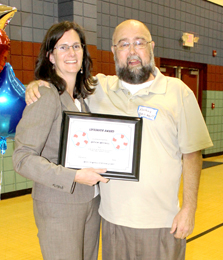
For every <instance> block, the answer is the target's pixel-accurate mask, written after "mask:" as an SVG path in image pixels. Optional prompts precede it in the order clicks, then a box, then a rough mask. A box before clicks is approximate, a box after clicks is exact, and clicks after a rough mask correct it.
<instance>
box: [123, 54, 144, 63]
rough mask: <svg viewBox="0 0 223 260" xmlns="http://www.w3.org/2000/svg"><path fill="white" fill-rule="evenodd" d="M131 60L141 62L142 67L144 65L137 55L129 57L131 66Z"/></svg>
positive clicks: (128, 60)
mask: <svg viewBox="0 0 223 260" xmlns="http://www.w3.org/2000/svg"><path fill="white" fill-rule="evenodd" d="M131 60H137V61H140V63H141V65H142V59H141V58H140V57H139V56H137V55H131V56H129V57H128V58H127V64H129V62H130V61H131Z"/></svg>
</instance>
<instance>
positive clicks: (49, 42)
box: [35, 21, 97, 98]
mask: <svg viewBox="0 0 223 260" xmlns="http://www.w3.org/2000/svg"><path fill="white" fill-rule="evenodd" d="M69 30H74V31H75V32H76V33H77V34H78V35H79V37H80V41H81V45H82V48H83V63H82V69H83V73H80V71H79V72H78V73H77V77H76V84H75V87H74V93H73V97H74V98H80V97H82V98H86V97H87V96H88V95H91V94H93V92H94V90H95V89H94V88H92V87H91V86H95V85H96V84H97V80H96V79H94V78H93V77H92V75H91V69H92V65H93V64H92V60H91V57H90V54H89V52H88V49H87V46H86V40H85V34H84V30H83V29H82V28H81V27H80V26H79V25H78V24H77V23H75V22H69V21H63V22H60V23H57V24H54V25H52V26H51V27H50V29H49V30H48V31H47V33H46V35H45V38H44V40H43V42H42V45H41V48H40V53H39V56H38V59H37V62H36V68H35V79H42V80H45V81H48V82H50V83H52V84H53V85H54V86H55V87H56V88H57V89H58V92H59V94H62V93H63V92H64V90H65V89H66V82H65V80H64V79H62V78H61V77H60V76H58V75H57V73H56V71H55V69H54V67H53V64H52V63H51V62H50V60H49V56H50V54H51V53H53V50H54V47H55V45H56V43H57V42H58V40H59V39H60V38H61V37H62V36H63V35H64V33H65V32H67V31H69Z"/></svg>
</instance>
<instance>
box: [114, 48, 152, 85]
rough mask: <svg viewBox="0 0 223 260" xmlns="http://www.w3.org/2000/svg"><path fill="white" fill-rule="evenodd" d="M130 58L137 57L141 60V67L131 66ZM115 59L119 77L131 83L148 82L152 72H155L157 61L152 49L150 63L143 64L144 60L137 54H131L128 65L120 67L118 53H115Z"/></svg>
mask: <svg viewBox="0 0 223 260" xmlns="http://www.w3.org/2000/svg"><path fill="white" fill-rule="evenodd" d="M130 59H136V60H139V61H140V62H141V66H140V67H135V68H134V67H133V68H130V67H129V62H128V61H129V60H130ZM114 60H115V68H116V74H117V76H118V77H119V79H121V80H123V81H125V82H127V83H129V84H141V83H144V82H146V81H147V80H148V79H149V77H150V75H151V74H154V70H155V61H154V55H153V52H152V51H150V63H149V64H145V65H142V60H141V58H140V57H138V56H137V55H133V56H129V57H128V59H127V62H126V63H127V65H126V66H123V67H120V66H119V60H118V59H117V56H116V53H115V55H114Z"/></svg>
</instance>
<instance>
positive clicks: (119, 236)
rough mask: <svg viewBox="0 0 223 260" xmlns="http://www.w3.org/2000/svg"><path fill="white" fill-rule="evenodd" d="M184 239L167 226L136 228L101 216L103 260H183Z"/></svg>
mask: <svg viewBox="0 0 223 260" xmlns="http://www.w3.org/2000/svg"><path fill="white" fill-rule="evenodd" d="M185 249H186V239H183V240H181V239H176V238H175V237H174V236H173V235H172V234H170V228H160V229H158V228H156V229H135V228H128V227H123V226H118V225H114V224H111V223H109V222H108V221H106V220H104V219H102V259H103V260H185Z"/></svg>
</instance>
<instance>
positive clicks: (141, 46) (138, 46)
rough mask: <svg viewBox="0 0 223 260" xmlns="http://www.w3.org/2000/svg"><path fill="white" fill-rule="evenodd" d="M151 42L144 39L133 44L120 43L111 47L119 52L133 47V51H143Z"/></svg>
mask: <svg viewBox="0 0 223 260" xmlns="http://www.w3.org/2000/svg"><path fill="white" fill-rule="evenodd" d="M151 42H152V41H149V42H148V41H146V40H144V39H138V40H136V41H135V42H133V43H130V42H126V41H120V42H119V43H117V44H116V45H113V46H114V47H116V48H117V49H118V50H119V51H127V50H129V49H130V46H131V45H133V46H134V49H135V50H139V49H144V48H145V47H146V45H147V44H148V43H151Z"/></svg>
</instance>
